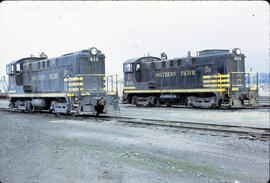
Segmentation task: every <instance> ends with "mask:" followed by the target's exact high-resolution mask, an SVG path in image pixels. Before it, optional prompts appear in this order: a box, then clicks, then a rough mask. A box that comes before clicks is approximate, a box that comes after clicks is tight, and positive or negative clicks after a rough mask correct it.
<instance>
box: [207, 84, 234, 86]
mask: <svg viewBox="0 0 270 183" xmlns="http://www.w3.org/2000/svg"><path fill="white" fill-rule="evenodd" d="M203 87H230V84H210V85H203Z"/></svg>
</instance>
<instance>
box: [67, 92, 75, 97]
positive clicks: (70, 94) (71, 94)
mask: <svg viewBox="0 0 270 183" xmlns="http://www.w3.org/2000/svg"><path fill="white" fill-rule="evenodd" d="M74 95H75V94H74V93H68V94H67V96H69V97H72V96H74Z"/></svg>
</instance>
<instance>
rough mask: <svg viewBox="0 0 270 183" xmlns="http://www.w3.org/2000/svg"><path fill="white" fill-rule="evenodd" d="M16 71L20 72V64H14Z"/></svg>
mask: <svg viewBox="0 0 270 183" xmlns="http://www.w3.org/2000/svg"><path fill="white" fill-rule="evenodd" d="M16 71H17V72H21V64H16Z"/></svg>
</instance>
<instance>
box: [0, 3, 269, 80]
mask: <svg viewBox="0 0 270 183" xmlns="http://www.w3.org/2000/svg"><path fill="white" fill-rule="evenodd" d="M93 46H95V47H97V48H98V49H100V50H101V51H102V52H103V53H104V54H105V56H106V62H107V65H106V72H107V73H110V74H114V73H115V74H121V75H122V63H123V61H125V60H126V59H128V58H133V57H140V56H143V55H144V54H147V53H150V54H151V55H154V56H160V53H161V52H163V51H165V52H166V53H167V55H168V58H175V57H182V56H186V55H187V51H189V50H190V51H191V53H192V55H195V54H196V51H199V50H204V49H230V50H231V49H233V48H235V47H239V48H240V49H241V50H242V52H243V53H244V54H245V55H246V71H249V69H250V67H252V70H253V71H258V72H269V5H268V3H267V2H263V1H252V2H247V1H245V2H241V1H240V2H239V1H232V2H225V1H222V2H217V1H215V2H207V1H190V2H187V1H178V2H175V1H163V2H153V1H146V2H145V1H144V2H139V1H135V2H129V1H128V2H127V1H121V2H112V1H111V2H110V1H106V2H97V1H94V2H91V1H86V2H84V1H81V2H72V1H66V2H61V1H57V2H44V1H42V2H35V1H29V2H24V1H17V2H10V1H8V2H2V3H0V75H5V66H6V64H8V63H9V62H11V61H13V60H16V59H20V58H23V57H27V56H29V55H30V54H34V55H36V56H37V55H39V54H40V53H41V52H45V53H46V54H47V55H48V56H49V58H50V57H56V56H60V55H62V54H65V53H70V52H74V51H79V50H82V49H87V48H89V47H93Z"/></svg>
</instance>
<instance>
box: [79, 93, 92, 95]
mask: <svg viewBox="0 0 270 183" xmlns="http://www.w3.org/2000/svg"><path fill="white" fill-rule="evenodd" d="M81 95H91V94H90V93H88V92H86V93H82V94H81Z"/></svg>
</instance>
